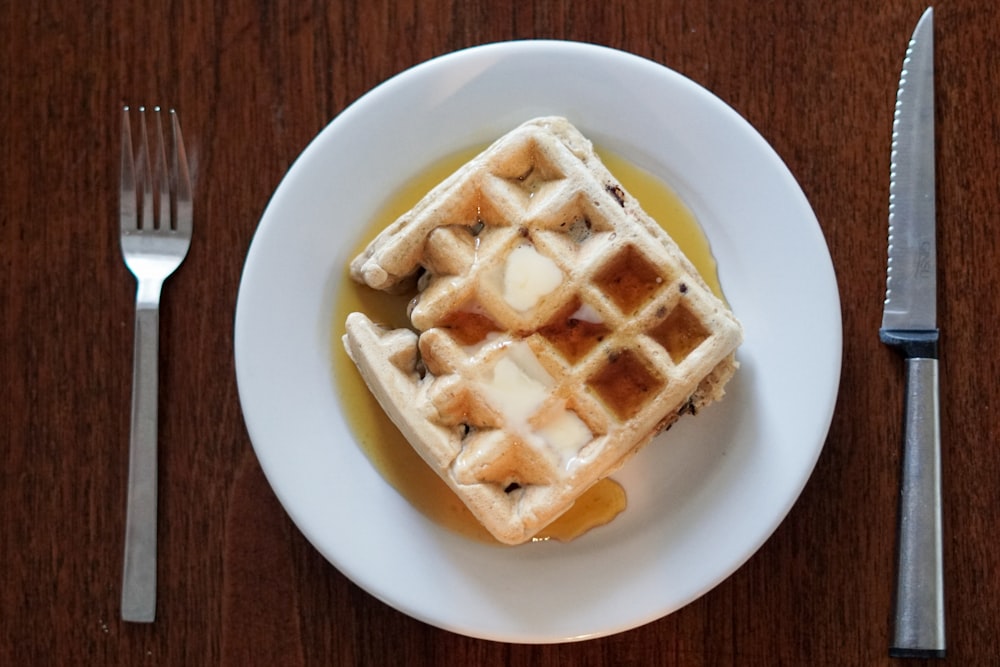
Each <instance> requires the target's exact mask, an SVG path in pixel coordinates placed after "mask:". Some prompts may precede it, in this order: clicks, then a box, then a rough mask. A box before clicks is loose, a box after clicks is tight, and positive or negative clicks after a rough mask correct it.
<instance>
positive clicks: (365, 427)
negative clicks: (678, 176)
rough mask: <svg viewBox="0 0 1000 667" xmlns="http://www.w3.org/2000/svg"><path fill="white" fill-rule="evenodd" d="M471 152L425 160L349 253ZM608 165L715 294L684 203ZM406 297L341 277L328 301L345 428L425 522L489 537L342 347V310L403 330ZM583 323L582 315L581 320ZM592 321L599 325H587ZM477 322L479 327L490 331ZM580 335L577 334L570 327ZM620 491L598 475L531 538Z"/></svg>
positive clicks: (607, 159)
mask: <svg viewBox="0 0 1000 667" xmlns="http://www.w3.org/2000/svg"><path fill="white" fill-rule="evenodd" d="M480 150H481V148H475V149H470V150H468V151H463V152H460V153H457V154H455V155H453V156H450V157H448V158H445V159H443V160H441V161H439V162H438V163H435V164H433V165H431V166H430V167H429V168H428V169H427V170H426V171H425V172H423V173H422V174H420V175H419V176H418V177H417V178H415V179H413V181H412V182H410V183H408V184H407V185H406V186H404V187H403V188H401V189H400V190H399V191H398V192H397V193H396V194H395V195H394V196H393V197H391V198H390V199H389V201H388V202H387V203H386V205H385V206H384V207H383V208H382V210H381V211H380V212H379V213H378V215H376V216H375V217H374V218H373V220H372V222H371V224H370V225H369V226H368V228H367V229H366V230H365V233H364V235H363V237H362V238H361V240H360V242H359V244H358V246H357V247H356V248H355V252H353V253H352V254H351V255H350V256H351V257H354V256H355V255H357V254H358V253H360V252H361V251H362V250H364V248H365V246H367V245H368V243H369V242H370V241H371V240H372V239H373V238H375V236H376V235H377V234H378V233H379V232H380V231H381V230H382V229H384V228H385V227H386V226H387V225H388V224H389V223H391V222H392V221H393V220H395V219H396V218H397V217H399V216H400V215H402V214H403V213H404V212H406V211H407V210H409V209H410V208H411V207H412V206H413V205H414V204H415V203H416V202H417V201H419V200H420V198H421V197H423V195H424V194H426V193H427V192H428V191H429V190H430V189H431V188H432V187H434V186H435V185H437V184H438V183H439V182H441V181H442V180H444V179H445V178H446V177H447V176H448V175H449V174H451V173H452V172H454V171H455V170H456V169H457V168H458V167H459V166H461V165H462V164H464V163H465V162H467V161H468V160H469V159H471V158H472V157H474V156H475V155H476V154H478V153H479V152H480ZM599 153H600V156H601V159H602V160H603V161H604V164H605V165H606V166H607V167H608V169H609V170H610V171H611V172H612V173H613V174H614V175H615V176H616V177H617V178H618V179H619V180H620V181H621V184H622V185H623V186H624V187H625V189H626V190H628V191H629V192H631V193H632V195H633V196H634V197H635V198H636V199H637V200H638V201H639V202H640V204H641V205H642V207H643V209H644V210H645V211H646V212H647V213H649V215H650V216H652V217H653V219H655V220H656V221H657V222H659V223H660V225H661V226H662V227H663V228H664V229H665V230H666V231H667V233H668V234H670V236H671V237H673V238H674V240H675V241H677V243H678V245H680V247H681V249H682V250H683V251H684V253H685V254H686V255H687V257H688V258H689V259H690V260H691V262H692V263H693V264H694V265H695V268H697V269H698V271H699V273H700V274H701V276H702V277H703V278H704V279H705V282H707V283H708V285H709V287H710V288H711V289H712V290H713V292H715V294H716V295H718V296H719V297H722V289H721V287H720V285H719V280H718V275H717V270H716V264H715V259H714V257H713V256H712V253H711V248H710V247H709V245H708V240H707V239H706V238H705V235H704V234H703V233H702V231H701V228H700V227H699V226H698V223H697V221H696V220H695V218H694V216H693V215H692V214H691V212H690V211H689V210H688V209H687V207H686V206H685V205H684V203H683V202H682V201H681V200H680V198H678V197H677V195H676V194H674V193H673V192H672V191H671V190H670V189H669V188H667V187H666V186H665V185H664V184H663V183H662V182H661V181H659V180H658V179H657V178H656V177H655V176H653V175H651V174H649V173H647V172H645V171H642V170H641V169H639V168H637V167H635V166H634V165H632V164H631V163H630V162H628V161H627V160H624V159H622V158H620V157H618V156H617V155H614V154H612V153H607V152H604V151H599ZM411 296H412V295H408V294H404V295H388V294H384V293H381V292H376V291H375V290H372V289H369V288H366V287H362V286H359V285H357V284H355V283H354V282H353V281H351V280H350V279H348V278H346V276H345V279H344V280H342V281H341V283H340V288H339V290H338V294H337V298H336V302H335V305H334V337H333V341H332V344H333V347H334V350H333V367H334V376H335V379H336V385H337V391H338V393H339V395H340V399H341V401H342V404H343V406H344V414H345V415H347V419H348V421H349V425H350V428H351V430H352V432H353V434H354V436H355V438H356V439H357V442H358V443H359V445H360V446H361V448H362V449H363V451H364V452H365V454H366V455H367V457H368V459H369V460H370V461H371V462H372V465H373V466H374V467H375V468H376V469H377V470H378V471H379V473H380V474H381V475H382V476H383V477H384V478H385V480H386V481H387V482H388V483H389V484H390V485H392V486H393V487H394V488H395V489H396V490H397V491H398V492H399V493H400V494H401V495H402V496H403V497H404V498H406V499H407V500H408V501H409V502H410V504H411V505H413V507H415V508H416V509H417V510H418V511H420V512H422V513H423V514H424V515H425V516H427V517H428V518H430V519H431V520H432V521H434V522H436V523H438V524H439V525H442V526H444V527H446V528H448V529H450V530H452V531H454V532H456V533H458V534H460V535H463V536H465V537H467V538H470V539H474V540H479V541H483V542H490V543H494V544H496V541H495V540H494V539H493V537H492V536H491V535H490V534H489V532H488V531H487V530H486V529H485V528H483V527H482V525H480V523H479V522H478V521H477V520H476V519H475V517H473V516H472V513H471V512H470V511H469V510H468V508H466V506H465V504H464V503H462V501H461V500H459V498H458V496H456V495H455V494H454V493H453V492H452V491H451V489H449V488H448V486H447V485H446V484H445V483H444V482H443V481H442V480H441V478H440V477H438V476H437V474H436V473H435V472H434V471H433V470H432V469H431V468H430V467H429V466H428V465H427V464H426V463H424V461H423V460H422V459H421V458H420V456H419V455H418V454H417V453H416V451H414V449H413V448H412V447H411V446H410V445H409V443H408V442H407V441H406V439H405V438H404V437H403V436H402V434H400V432H399V430H398V429H397V428H396V427H395V425H394V424H393V423H392V422H391V421H390V420H389V418H388V417H387V416H386V414H385V412H384V411H383V410H382V408H381V406H379V404H378V401H377V400H375V397H374V396H372V394H371V392H369V391H368V387H367V386H365V383H364V380H362V379H361V376H360V374H359V373H358V372H357V369H356V368H355V367H354V364H353V363H352V362H351V360H350V359H349V358H348V356H347V354H346V352H345V351H344V347H343V344H342V343H341V337H342V336H343V334H344V322H345V320H346V319H347V315H348V314H349V313H351V312H354V311H361V312H364V313H366V314H367V315H368V316H369V317H371V318H372V319H373V320H374V321H376V322H380V323H383V324H385V325H387V326H389V327H392V328H407V327H410V322H409V320H408V319H407V316H406V308H407V304H408V303H409V300H410V298H411ZM581 321H582V320H581ZM593 324H599V323H593ZM491 325H492V323H490V322H485V323H482V332H483V335H484V336H485V333H486V332H487V331H489V330H491V328H492V326H491ZM577 333H579V332H577ZM626 505H627V498H626V495H625V490H624V489H623V488H622V487H621V485H620V484H618V483H617V482H615V481H614V480H612V479H604V480H601V481H600V482H598V483H597V484H595V485H594V486H593V487H591V488H590V489H589V490H588V491H587V492H586V493H584V494H583V495H582V496H581V497H580V498H579V499H577V501H576V503H575V504H574V505H573V507H572V508H570V510H568V511H567V512H566V513H565V514H564V515H563V516H561V517H560V518H559V519H557V520H556V521H554V522H553V523H552V524H550V525H549V526H548V527H547V528H545V529H544V530H543V531H542V532H541V533H539V535H538V536H536V537H535V538H534V539H535V541H544V540H558V541H563V542H565V541H570V540H572V539H575V538H576V537H579V536H580V535H583V534H584V533H586V532H587V531H589V530H591V529H593V528H596V527H598V526H602V525H605V524H607V523H608V522H610V521H611V520H612V519H614V518H615V517H616V516H617V515H618V514H620V513H621V512H622V511H624V509H625V507H626Z"/></svg>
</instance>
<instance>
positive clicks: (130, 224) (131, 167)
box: [118, 107, 139, 232]
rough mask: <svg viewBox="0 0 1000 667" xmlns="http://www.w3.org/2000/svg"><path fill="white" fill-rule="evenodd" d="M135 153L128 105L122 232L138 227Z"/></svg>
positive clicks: (124, 115) (124, 114)
mask: <svg viewBox="0 0 1000 667" xmlns="http://www.w3.org/2000/svg"><path fill="white" fill-rule="evenodd" d="M134 156H135V154H134V153H133V152H132V126H131V125H130V124H129V120H128V107H124V108H123V109H122V163H121V183H120V185H119V190H118V197H119V208H118V216H119V218H120V220H121V230H122V232H125V231H130V230H133V229H137V228H138V220H137V217H138V215H139V211H138V209H137V203H136V191H135V157H134Z"/></svg>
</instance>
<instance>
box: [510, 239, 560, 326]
mask: <svg viewBox="0 0 1000 667" xmlns="http://www.w3.org/2000/svg"><path fill="white" fill-rule="evenodd" d="M562 281H563V273H562V271H560V270H559V267H558V266H556V263H555V262H553V261H552V260H551V259H549V258H548V257H546V256H545V255H542V254H541V253H539V252H538V251H537V250H535V246H533V245H530V244H525V245H520V246H518V247H516V248H514V249H513V250H512V251H511V252H510V254H509V255H507V262H506V263H505V265H504V274H503V298H504V300H506V301H507V303H509V304H510V306H511V308H513V309H514V310H518V311H520V312H524V311H527V310H531V309H532V308H534V307H535V306H536V305H537V304H538V302H539V301H541V299H542V297H544V296H545V295H546V294H548V293H549V292H551V291H552V290H554V289H555V288H557V287H559V285H561V284H562Z"/></svg>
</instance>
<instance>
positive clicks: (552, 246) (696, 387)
mask: <svg viewBox="0 0 1000 667" xmlns="http://www.w3.org/2000/svg"><path fill="white" fill-rule="evenodd" d="M350 274H351V277H352V278H353V279H354V280H356V281H358V282H359V283H362V284H365V285H368V286H369V287H372V288H374V289H376V290H383V291H386V292H399V291H405V290H407V289H416V296H415V297H414V298H413V300H412V301H411V302H410V307H409V318H410V321H411V323H412V325H413V330H411V329H387V328H384V327H382V326H380V325H378V324H376V323H375V322H373V321H372V320H371V319H370V318H368V317H367V316H366V315H364V314H363V313H351V314H350V315H349V316H348V318H347V322H346V334H345V335H344V345H345V347H346V349H347V352H348V354H349V355H350V357H351V359H352V360H353V361H354V363H355V364H356V365H357V367H358V369H359V370H360V372H361V374H362V375H363V377H364V379H365V381H366V383H367V384H368V386H369V388H370V389H371V391H372V393H373V394H374V395H375V396H376V397H377V398H378V400H379V403H380V404H381V405H382V407H383V409H384V410H385V411H386V412H387V413H388V415H389V417H390V418H391V419H392V420H393V422H394V423H395V424H396V425H397V426H398V427H399V429H400V430H401V432H402V433H403V435H404V436H405V437H406V438H407V440H408V441H409V442H410V443H411V445H412V446H413V447H414V448H415V449H416V450H417V452H418V453H419V454H420V455H421V457H422V458H423V459H424V460H425V461H426V462H427V463H428V464H429V465H430V466H431V467H432V468H433V469H434V470H435V471H437V473H438V474H439V475H440V476H441V478H442V479H443V480H444V481H445V482H446V483H447V484H448V485H449V486H450V487H451V488H452V489H453V490H454V491H455V493H457V494H458V496H459V497H460V498H461V499H462V500H463V501H464V502H465V504H466V505H467V506H468V507H469V509H470V510H471V511H472V513H473V514H474V515H475V516H476V518H477V519H478V520H479V521H480V522H481V523H482V524H483V525H484V526H485V527H486V529H487V530H489V531H490V533H492V534H493V536H494V537H495V538H496V539H497V540H499V541H500V542H503V543H507V544H518V543H521V542H524V541H527V540H529V539H531V538H532V537H533V536H534V535H536V534H537V533H538V532H539V531H540V530H541V529H543V528H544V527H545V526H546V525H548V524H549V523H550V522H551V521H553V520H554V519H556V518H557V517H558V516H559V515H561V514H562V513H563V512H565V511H566V510H567V509H569V507H571V506H572V504H573V502H574V500H575V499H576V498H577V497H579V496H580V494H582V493H583V492H584V491H586V490H587V489H588V488H589V487H590V486H592V485H593V484H594V483H595V482H597V481H598V480H600V479H601V478H603V477H606V476H607V475H609V474H611V473H612V472H614V471H615V470H617V469H618V468H619V467H620V466H621V465H622V464H623V463H624V462H625V461H626V460H627V459H628V458H629V457H630V456H631V455H632V454H634V453H635V452H636V451H637V450H638V449H639V448H641V447H642V446H643V445H644V444H646V443H647V442H648V441H649V440H650V439H651V438H652V437H653V436H654V435H656V434H657V433H659V432H660V431H662V430H664V429H665V428H667V427H669V426H670V425H671V424H672V423H673V422H674V421H675V420H676V419H677V418H679V417H680V416H681V415H683V414H685V413H692V414H693V413H695V412H697V411H698V410H700V409H701V408H702V407H705V406H706V405H708V404H709V403H711V402H713V401H715V400H718V399H719V398H721V397H722V395H723V394H724V387H725V384H726V382H727V381H728V380H729V379H730V377H731V376H732V375H733V373H734V372H735V370H736V368H737V362H736V360H735V350H736V348H737V346H738V345H739V344H740V342H741V341H742V328H741V326H740V324H739V322H738V321H737V320H736V319H735V317H734V316H733V314H732V313H731V312H730V310H729V308H728V307H727V306H726V305H725V304H724V303H723V302H722V301H721V300H720V299H719V298H717V297H716V296H715V295H713V294H712V292H711V290H710V289H709V288H708V286H707V285H706V283H705V282H704V281H703V280H702V278H701V277H700V276H699V274H698V272H697V271H696V270H695V268H694V267H693V266H692V264H691V263H690V261H689V260H688V259H687V258H686V257H685V256H684V254H683V253H682V252H681V251H680V249H679V248H678V247H677V245H676V244H675V243H674V241H673V240H672V239H671V238H670V237H669V236H668V235H667V234H666V232H664V231H663V229H662V228H661V227H660V226H659V225H658V224H657V223H656V222H655V221H653V220H652V219H651V218H650V217H649V216H648V215H647V214H646V213H644V212H643V211H642V209H641V208H640V206H639V204H638V203H637V202H636V201H635V199H634V198H633V197H632V196H631V195H630V194H629V193H628V192H626V191H625V190H624V188H622V186H621V185H619V184H618V182H617V181H616V180H615V179H614V177H613V176H612V175H611V174H610V173H609V172H608V171H607V169H606V168H605V167H604V165H603V164H602V163H601V161H600V159H599V158H598V157H597V155H596V154H595V153H594V150H593V147H592V145H591V143H590V142H589V141H588V140H587V139H586V138H585V137H584V136H583V135H581V134H580V132H579V131H578V130H576V128H575V127H573V126H572V125H571V124H570V123H569V122H568V121H567V120H565V119H563V118H555V117H549V118H537V119H535V120H532V121H529V122H527V123H525V124H523V125H521V126H520V127H518V128H516V129H514V130H513V131H511V132H510V133H508V134H507V135H505V136H503V137H502V138H501V139H499V140H498V141H497V142H495V143H494V144H493V145H491V146H490V147H489V148H487V149H486V150H485V151H484V152H483V153H481V154H479V155H478V156H477V157H475V158H473V159H472V160H471V161H469V162H468V163H466V164H465V165H464V166H463V167H461V168H460V169H459V170H458V171H457V172H455V173H454V174H452V175H451V176H450V177H448V178H447V179H445V180H444V181H443V182H442V183H441V184H440V185H438V186H437V187H435V188H434V189H433V190H431V192H429V193H428V194H427V195H426V196H425V197H424V198H423V199H422V200H421V201H420V202H418V203H417V204H416V206H414V207H413V208H412V209H411V210H410V211H408V212H407V213H405V214H403V215H402V216H401V217H400V218H398V219H397V220H396V221H395V222H394V223H392V224H391V225H390V226H388V227H387V228H386V229H385V230H383V231H382V232H381V233H380V234H379V235H378V236H377V237H376V238H375V239H374V240H373V241H372V242H371V243H370V244H369V245H368V247H367V248H366V249H365V250H364V252H363V253H361V254H360V255H359V256H358V257H356V258H355V259H354V260H353V261H352V262H351V265H350Z"/></svg>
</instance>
